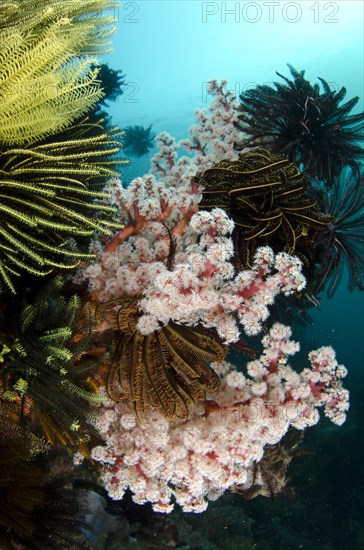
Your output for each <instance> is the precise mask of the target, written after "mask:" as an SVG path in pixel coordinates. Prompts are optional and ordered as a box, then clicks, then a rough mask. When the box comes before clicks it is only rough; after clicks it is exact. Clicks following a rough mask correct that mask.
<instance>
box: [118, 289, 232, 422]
mask: <svg viewBox="0 0 364 550" xmlns="http://www.w3.org/2000/svg"><path fill="white" fill-rule="evenodd" d="M110 305H112V306H115V301H113V302H112V303H110ZM120 306H121V307H120V308H119V310H118V312H117V315H116V318H115V326H114V331H113V337H114V347H113V358H112V362H111V367H110V371H109V376H108V381H107V391H108V394H109V397H110V398H111V399H112V400H114V401H121V400H127V401H130V402H132V403H133V405H134V408H135V412H136V414H137V416H138V418H139V419H140V420H142V419H143V415H144V413H145V412H146V411H147V410H148V409H150V408H156V409H158V410H159V411H160V412H161V413H162V414H163V415H164V416H165V417H166V418H167V419H168V420H173V419H176V418H178V419H182V420H183V419H186V418H188V414H189V408H190V406H191V405H192V404H193V403H194V402H195V401H199V400H204V399H205V398H206V395H207V394H212V393H215V392H216V391H217V389H218V388H219V384H220V381H219V377H218V375H217V374H216V373H215V371H214V370H213V369H212V368H211V367H210V365H209V363H210V362H211V361H221V360H222V359H223V358H224V357H225V355H226V352H227V348H226V346H224V345H223V344H222V342H221V340H220V339H219V337H218V336H217V334H216V333H215V332H214V331H212V330H208V329H205V328H204V327H202V326H197V327H188V326H185V325H178V324H176V323H174V322H172V321H170V322H169V323H168V324H167V325H165V326H163V327H161V329H160V330H159V331H155V332H153V333H152V334H149V335H143V334H142V333H141V332H140V331H139V330H138V328H137V321H138V316H139V310H138V299H133V298H131V299H124V300H120Z"/></svg>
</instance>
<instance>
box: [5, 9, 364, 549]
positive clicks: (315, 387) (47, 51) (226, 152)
mask: <svg viewBox="0 0 364 550" xmlns="http://www.w3.org/2000/svg"><path fill="white" fill-rule="evenodd" d="M116 8H117V3H115V2H112V1H109V0H85V1H84V2H72V1H69V0H65V1H64V2H61V3H59V2H54V1H53V0H40V1H39V2H37V3H35V2H34V0H14V1H12V2H6V3H3V4H2V5H1V6H0V16H1V18H0V19H1V21H0V37H1V51H0V82H1V91H0V99H1V101H2V107H3V109H2V113H1V115H0V142H1V143H0V169H1V170H0V172H1V173H0V186H1V193H0V199H1V200H0V213H1V221H0V237H1V238H0V279H1V285H2V286H1V293H0V298H1V308H0V428H1V441H0V465H1V475H0V489H1V495H2V498H1V503H0V545H1V547H4V548H19V549H20V550H23V549H24V550H25V549H28V548H29V549H32V548H34V549H38V548H39V549H40V548H42V549H46V550H47V549H50V548H52V549H57V548H59V549H60V550H61V549H62V548H65V547H67V548H73V547H77V548H79V547H84V548H91V547H92V548H102V547H108V548H109V547H110V548H111V547H113V545H114V546H115V547H118V545H120V544H121V545H123V547H124V546H125V547H127V546H129V545H130V547H132V546H133V545H134V544H135V543H136V542H139V540H141V541H142V542H141V545H142V546H143V547H146V548H160V547H161V545H162V544H166V546H168V547H173V546H176V545H177V544H178V542H179V541H180V538H179V534H178V527H177V525H176V524H175V523H173V521H172V520H167V519H166V516H165V515H163V516H162V517H163V519H161V520H160V522H159V527H155V529H154V527H153V528H152V527H151V528H150V529H149V531H148V529H147V527H146V526H143V527H145V529H144V530H143V529H140V526H139V527H135V526H134V530H135V531H134V532H138V541H136V539H133V537H132V534H133V533H132V531H131V528H130V526H131V522H130V523H129V517H127V514H126V512H125V514H124V508H123V506H124V504H125V511H126V509H127V499H128V498H129V499H130V494H131V495H132V498H133V500H134V503H137V504H138V505H141V504H146V503H150V504H151V505H152V508H153V510H154V511H158V512H163V513H164V514H165V513H166V512H171V510H172V509H173V508H174V506H175V504H177V505H179V506H180V507H181V508H182V510H183V511H185V512H188V511H190V512H191V511H192V512H201V511H204V510H205V509H206V507H207V505H208V502H209V501H211V500H216V499H217V498H218V497H220V496H221V495H222V494H223V493H224V492H225V491H234V492H235V494H236V495H237V494H238V493H240V494H242V495H244V496H245V497H246V498H247V499H251V498H253V497H255V496H257V495H265V496H274V497H275V496H276V495H277V494H278V493H279V492H281V491H282V490H283V488H284V486H285V484H286V483H287V469H288V466H289V463H290V462H291V460H292V458H293V457H295V456H296V455H297V454H298V453H299V449H298V447H299V445H300V443H301V439H302V437H301V436H302V434H303V432H304V430H306V428H308V427H310V426H313V425H315V424H316V423H317V422H318V420H319V416H320V415H319V409H322V410H323V413H324V415H325V416H326V417H327V419H328V420H330V421H331V422H332V423H334V424H336V425H338V426H340V425H342V424H343V422H344V421H345V418H346V412H347V410H348V407H349V400H348V398H349V394H348V391H347V390H346V389H344V388H343V386H342V379H343V378H344V377H345V376H346V374H347V371H346V368H345V367H344V366H343V365H340V364H338V363H337V361H336V356H335V352H334V350H333V349H332V348H331V347H328V346H326V347H325V346H324V347H320V348H319V349H317V350H314V351H311V352H310V353H309V355H308V359H309V364H310V365H309V366H308V367H304V368H301V367H300V368H297V369H296V368H294V367H292V366H290V364H289V362H288V361H289V358H290V357H291V356H293V355H294V354H295V353H296V352H297V351H298V350H299V344H298V343H297V342H294V341H292V340H291V334H292V331H291V328H290V327H289V326H285V325H283V324H282V323H281V322H280V321H281V318H280V314H279V313H277V312H279V310H278V308H277V309H276V310H273V309H272V308H273V305H274V303H275V302H276V300H279V299H280V297H285V298H287V297H288V298H289V297H290V298H291V299H294V297H295V296H296V295H297V294H298V293H301V296H303V297H304V300H305V302H304V303H306V302H307V301H308V300H309V299H311V300H312V302H315V299H316V297H315V295H316V294H318V293H319V292H320V290H321V289H323V288H324V287H325V285H326V284H327V285H328V292H329V294H330V295H332V293H333V291H334V290H335V288H336V287H337V282H338V281H339V280H340V274H341V270H342V266H343V265H344V262H347V264H348V266H349V269H350V288H353V287H360V288H361V287H362V277H361V271H362V270H361V269H360V268H361V266H362V264H363V261H362V259H363V247H362V231H361V230H362V225H363V224H362V211H361V202H362V193H361V191H362V176H361V175H360V170H359V169H358V165H357V157H358V156H359V149H358V146H357V144H356V141H357V139H358V136H359V133H360V130H361V127H362V124H361V121H362V115H349V112H350V111H351V109H352V108H353V107H354V105H355V103H356V98H354V99H353V100H351V101H349V102H347V103H345V104H344V105H341V106H340V103H341V101H342V99H343V98H344V95H345V89H344V88H342V89H341V90H340V91H339V92H337V93H334V92H333V91H332V90H331V89H330V87H329V86H328V84H327V83H326V82H325V81H324V80H322V79H321V84H322V87H323V93H321V91H320V89H319V87H318V86H317V85H315V86H312V85H311V84H310V83H308V82H307V81H306V80H305V79H304V73H303V72H302V73H298V72H297V71H295V70H294V69H293V68H291V72H292V75H293V78H294V80H293V81H292V82H291V81H290V80H288V79H285V82H286V85H278V84H277V85H276V89H275V90H274V89H272V90H271V92H272V98H273V100H272V104H271V106H270V111H269V112H268V111H267V109H268V106H267V101H266V97H265V96H264V93H263V92H265V89H262V90H261V89H260V88H259V87H258V89H257V91H254V90H253V91H251V93H250V92H248V94H247V95H246V96H244V98H242V105H243V108H244V107H245V108H246V111H245V112H242V110H241V108H240V107H239V104H238V102H237V100H236V98H235V96H234V95H233V94H232V93H230V92H227V91H225V89H224V88H225V85H226V82H222V83H221V84H219V83H218V82H216V81H211V82H210V83H209V87H208V93H209V94H210V95H211V96H212V102H211V105H210V106H209V107H208V108H207V109H205V110H203V109H199V110H197V111H196V113H195V115H196V125H195V126H193V127H192V128H191V130H190V135H189V137H188V139H184V140H181V141H180V142H178V143H177V142H176V141H175V140H174V139H173V138H172V137H171V136H170V135H169V134H167V133H166V132H163V133H162V134H160V135H159V136H158V137H157V138H156V140H155V143H156V145H157V148H158V152H157V153H156V154H155V155H154V157H153V158H152V159H151V170H150V173H149V174H146V175H144V176H143V177H140V178H137V179H135V180H133V181H132V182H131V183H130V185H129V186H128V187H127V188H125V187H123V185H122V183H121V182H120V180H119V179H118V175H119V172H118V170H117V168H118V167H119V166H120V165H121V164H123V159H121V158H120V157H117V154H118V152H119V151H120V148H121V146H122V144H123V145H124V148H125V150H126V152H127V153H129V154H132V155H134V156H137V157H140V156H142V155H144V154H147V153H148V152H149V151H150V150H151V148H152V147H153V146H154V135H153V134H152V131H151V126H149V127H148V128H144V127H142V126H129V127H127V128H125V130H124V132H120V131H119V130H118V129H117V128H113V127H112V125H111V121H110V118H109V117H108V116H106V117H104V119H103V118H102V117H103V113H102V111H101V110H100V109H101V107H102V106H103V103H104V101H105V100H107V99H110V100H114V99H116V97H117V96H118V95H119V94H120V93H121V85H122V83H123V81H122V78H123V75H120V74H119V73H120V71H113V70H111V69H109V68H108V67H107V66H105V65H102V66H101V67H100V66H99V65H98V64H97V59H96V57H95V56H97V55H98V54H100V53H105V52H106V51H108V47H109V34H110V33H111V32H112V30H113V25H114V23H115V13H114V15H103V12H105V11H110V10H111V12H112V11H113V10H116ZM102 84H104V86H102ZM102 87H103V88H104V90H102ZM285 102H287V103H288V109H290V106H291V107H292V105H293V104H294V105H295V109H296V110H295V109H293V108H291V109H290V111H289V113H286V114H287V116H288V115H289V120H288V122H289V124H288V126H290V128H289V135H288V137H287V135H286V134H285V133H284V132H283V134H284V135H283V137H282V136H278V137H282V140H283V141H282V140H281V141H279V140H278V141H279V143H278V141H276V140H272V139H270V137H272V136H271V134H270V131H268V130H267V127H268V126H269V124H270V123H271V122H272V120H273V119H274V120H275V123H276V124H278V126H279V127H281V126H282V127H285V125H286V122H287V121H284V120H283V119H282V116H280V115H279V112H280V109H282V108H283V107H285ZM258 108H259V109H258ZM277 113H278V114H277ZM259 117H260V118H259ZM315 117H316V120H314V119H315ZM262 119H264V124H263V126H264V129H263V130H264V131H263V133H261V132H260V123H259V121H262ZM266 124H267V125H268V126H266ZM292 125H293V126H294V127H295V129H292V127H291V126H292ZM356 125H357V126H356ZM241 129H245V131H246V132H247V133H249V131H250V132H251V134H252V135H250V136H247V135H245V137H244V139H245V142H244V143H242V140H241V138H242V136H241ZM265 132H266V133H265ZM273 134H274V136H275V137H277V136H276V132H275V131H273ZM318 136H319V137H320V139H319V140H318ZM287 139H288V141H287ZM260 140H262V141H263V143H262V144H263V145H266V146H267V148H268V149H270V150H269V151H268V150H265V149H262V148H259V149H257V150H254V151H248V152H245V154H244V152H243V154H240V153H239V152H238V151H237V148H239V147H240V146H241V147H243V148H244V147H245V146H246V147H248V148H249V147H250V146H251V145H252V144H253V145H257V144H259V145H262V144H261V143H258V142H260ZM284 140H286V142H284ZM283 142H284V143H283ZM275 147H277V148H276V149H275ZM179 148H182V149H183V150H185V151H186V152H187V153H188V156H184V155H183V156H180V157H179V154H178V152H179V151H178V150H179ZM282 148H283V150H284V152H285V154H287V156H288V158H287V157H284V156H282V155H281V152H282V151H281V149H282ZM278 151H279V154H278ZM295 163H297V164H300V165H302V166H301V167H302V168H303V170H304V174H305V175H303V174H302V173H301V172H300V170H299V169H298V167H297V166H296V165H295ZM345 167H349V168H350V169H351V173H352V176H351V177H349V179H348V182H347V186H346V187H344V188H342V189H341V188H339V187H338V183H337V180H338V171H339V170H341V169H342V168H345ZM343 173H344V171H343ZM306 176H307V177H306ZM345 177H346V176H345ZM313 178H316V179H317V180H321V181H320V182H318V183H317V185H316V186H314V185H313V183H312V180H313ZM320 184H322V185H324V186H325V187H323V189H326V187H328V186H331V188H330V193H329V194H328V195H327V196H326V197H325V198H324V197H323V195H324V193H322V192H321V191H320ZM237 235H238V236H237ZM106 239H108V240H106ZM261 245H263V246H261ZM326 245H328V246H327V251H326V254H323V255H322V259H321V260H319V259H318V255H319V254H318V252H319V251H321V250H322V249H324V248H325V246H326ZM316 247H317V250H316ZM317 251H318V252H317ZM293 253H296V254H297V255H298V256H300V257H297V256H292V255H290V254H293ZM300 258H301V259H300ZM301 260H302V261H301ZM86 262H87V263H86ZM302 262H303V263H304V264H305V265H304V269H305V270H306V271H305V274H307V275H309V277H307V279H308V287H309V291H308V292H306V293H305V290H304V289H305V285H306V279H305V277H304V273H303V266H302ZM76 268H78V270H76ZM65 271H67V273H70V277H69V278H68V279H67V282H66V284H65V280H64V279H63V278H62V276H61V275H60V273H63V272H65ZM25 275H26V276H25ZM41 276H42V277H43V279H42V278H41ZM16 281H17V284H16ZM315 285H316V286H315ZM286 303H288V302H286ZM272 311H274V315H273V316H272V315H271V312H272ZM270 315H271V320H270V321H269V322H268V319H269V316H270ZM269 327H270V328H269ZM260 333H263V335H262V345H263V351H262V353H261V355H260V357H258V358H256V356H255V348H256V344H257V340H256V339H254V338H253V337H255V336H256V335H258V334H260ZM245 337H246V338H247V339H248V342H246V341H245V339H243V338H245ZM232 350H233V352H234V354H235V360H236V364H237V365H233V364H232V363H231V362H230V360H231V358H232V355H230V356H228V355H227V354H228V353H229V352H230V351H232ZM241 352H243V353H246V354H248V355H250V358H251V360H250V361H249V362H248V363H246V362H245V361H244V360H242V353H241ZM225 359H227V360H226V361H225ZM77 463H78V464H77ZM98 473H100V479H98V478H96V476H97V474H98ZM95 478H96V479H95ZM106 491H107V492H108V493H109V496H107V494H106ZM125 494H126V497H125V496H124V495H125ZM128 495H129V496H128ZM110 497H111V498H110ZM111 499H116V500H120V499H123V500H122V502H121V503H118V504H117V505H115V508H114V511H115V510H116V508H117V507H119V508H118V512H120V511H121V512H122V513H121V514H119V516H118V517H117V513H115V514H114V513H113V509H112V506H111V505H110V502H111ZM129 505H130V502H129ZM134 506H135V504H134ZM110 509H111V510H110ZM139 510H142V507H141V506H139ZM150 513H151V507H150V508H149V514H150ZM153 517H154V518H156V516H153ZM246 517H248V516H246ZM97 519H98V521H99V523H97ZM251 521H252V520H250V519H249V521H248V523H247V525H245V526H244V528H243V529H242V530H241V531H239V532H237V533H232V534H231V537H229V539H228V540H225V541H219V544H221V546H222V547H224V546H225V547H227V546H229V547H233V546H234V547H251V548H254V547H255V540H254V536H253V533H252V531H251ZM100 523H101V525H100ZM278 523H279V522H278ZM278 523H276V524H277V525H278ZM154 526H157V520H156V519H155V520H154ZM129 528H130V529H129ZM156 533H158V537H159V540H158V541H157V540H156V539H155V538H154V540H152V539H153V537H155V536H156ZM201 537H202V538H201ZM201 537H200V540H204V539H203V536H201ZM148 538H149V539H150V540H148ZM160 541H163V543H161V542H160ZM182 543H184V541H182ZM208 544H209V542H208ZM211 547H213V544H212V543H211Z"/></svg>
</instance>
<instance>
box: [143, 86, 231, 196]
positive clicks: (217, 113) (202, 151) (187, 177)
mask: <svg viewBox="0 0 364 550" xmlns="http://www.w3.org/2000/svg"><path fill="white" fill-rule="evenodd" d="M225 88H226V81H225V80H223V81H222V82H221V83H218V82H217V81H216V80H211V81H210V82H209V83H208V88H207V92H208V94H209V95H211V96H212V97H213V100H212V102H211V104H210V105H209V107H208V108H207V109H197V110H196V111H195V118H196V122H197V124H196V125H194V126H192V127H191V128H190V130H189V134H190V136H189V138H188V139H182V140H181V141H179V142H176V140H175V139H174V138H173V137H171V136H170V135H169V134H168V133H167V132H162V133H161V134H159V135H158V136H157V137H156V145H157V147H158V148H159V152H158V153H156V154H155V155H154V157H153V158H152V159H151V173H152V174H155V175H157V176H158V178H159V179H162V180H163V181H164V182H165V183H166V184H167V185H173V186H179V185H180V184H182V183H183V184H186V181H191V179H192V178H193V177H194V176H196V175H197V174H198V173H200V172H203V171H205V170H206V169H207V168H210V167H211V166H212V165H213V164H215V163H216V162H219V161H220V160H222V159H230V160H236V159H237V158H238V156H239V153H238V152H237V151H235V150H234V143H236V142H237V141H238V140H239V139H240V136H241V132H239V131H238V130H237V129H236V126H235V123H237V122H238V114H239V110H238V107H239V102H238V101H237V99H236V97H235V95H234V94H233V93H232V92H230V91H226V89H225ZM179 148H182V149H184V150H185V151H187V152H188V153H189V154H190V155H191V156H185V155H184V156H181V157H180V158H178V149H179Z"/></svg>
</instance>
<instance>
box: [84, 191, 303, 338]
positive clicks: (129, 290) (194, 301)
mask: <svg viewBox="0 0 364 550" xmlns="http://www.w3.org/2000/svg"><path fill="white" fill-rule="evenodd" d="M133 185H134V184H133ZM128 192H129V193H130V194H131V195H132V197H134V196H135V192H134V189H133V186H131V187H130V188H128V189H126V190H125V193H124V195H125V199H124V202H125V204H128V197H127V195H128ZM161 192H162V188H161ZM131 204H133V203H131ZM167 204H171V202H169V203H167ZM129 208H130V209H131V208H132V206H130V207H129ZM136 208H137V209H138V210H139V207H138V205H137V203H136ZM176 208H177V207H176ZM172 210H173V209H172ZM160 212H161V210H160V209H158V208H157V207H155V214H154V215H155V216H160ZM177 227H178V225H177ZM232 229H233V222H232V221H231V220H230V219H229V218H228V217H227V215H226V214H225V212H224V211H223V210H220V209H217V208H216V209H213V210H212V211H211V212H198V213H196V214H194V215H193V216H192V217H191V219H190V221H189V223H188V224H187V225H186V227H185V228H184V231H183V234H182V235H179V236H178V237H176V242H175V243H174V245H173V246H174V247H175V251H174V258H173V262H172V263H171V262H168V256H169V250H170V246H171V243H170V238H169V236H168V233H167V231H166V229H165V228H164V226H163V225H161V223H157V222H154V223H151V222H149V223H147V224H146V223H145V224H144V225H143V227H142V228H141V229H140V232H139V233H138V234H137V235H135V236H133V235H132V236H130V237H129V238H128V239H127V240H125V241H124V242H122V243H121V244H120V245H119V246H117V247H116V249H115V250H112V251H111V252H110V251H109V250H108V248H106V249H105V250H104V251H103V252H102V253H101V255H100V257H99V260H98V262H97V263H96V264H93V265H91V266H89V267H88V268H87V269H86V270H85V271H84V275H85V276H86V277H87V278H88V280H89V284H90V290H91V291H92V293H93V295H94V296H97V299H98V301H101V302H103V301H104V302H106V301H108V300H113V299H116V298H119V297H121V296H124V297H127V296H139V297H140V298H141V299H140V301H139V310H140V314H141V315H140V319H139V321H138V329H139V330H140V332H141V333H142V334H144V335H146V334H150V333H151V332H153V331H154V330H158V329H159V328H160V327H161V326H162V325H166V324H168V323H169V322H170V321H171V320H172V321H174V322H176V323H179V324H187V325H190V326H193V325H196V324H202V325H203V326H205V327H207V328H215V329H216V330H217V332H218V334H219V335H220V337H221V338H222V339H223V340H224V341H225V342H226V343H231V342H234V341H237V340H238V339H239V333H240V329H239V323H240V325H241V326H242V327H243V328H244V330H245V332H246V333H247V334H248V335H252V334H257V333H258V332H259V331H260V329H261V323H262V322H263V321H265V320H266V319H267V317H268V315H269V311H268V307H267V306H268V305H270V304H272V303H273V301H274V299H275V297H276V295H277V294H278V293H281V292H283V293H284V294H289V293H292V292H293V291H295V290H301V289H302V288H303V287H304V285H305V279H304V277H303V275H302V273H301V263H300V261H299V260H298V259H297V258H295V257H291V256H289V255H288V254H285V253H279V254H277V255H274V254H273V252H272V250H271V249H270V248H268V247H263V248H261V249H259V250H258V251H257V253H256V255H255V258H254V262H253V267H252V269H251V270H245V271H242V272H240V273H238V274H236V273H235V271H234V268H233V265H232V264H231V258H232V256H233V243H232V239H231V237H230V235H229V234H230V232H231V231H232ZM172 231H173V230H172Z"/></svg>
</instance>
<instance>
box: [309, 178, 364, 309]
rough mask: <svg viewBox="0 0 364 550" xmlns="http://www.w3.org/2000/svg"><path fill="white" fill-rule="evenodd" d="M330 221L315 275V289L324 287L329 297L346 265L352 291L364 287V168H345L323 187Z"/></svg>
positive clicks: (324, 201)
mask: <svg viewBox="0 0 364 550" xmlns="http://www.w3.org/2000/svg"><path fill="white" fill-rule="evenodd" d="M322 201H323V204H324V209H325V211H326V212H327V213H328V214H330V216H331V222H330V224H328V225H327V227H326V230H325V232H324V233H323V234H322V235H321V243H318V246H319V247H320V264H319V266H318V267H317V270H316V271H317V272H316V274H315V277H314V282H315V293H318V292H320V291H321V290H323V289H325V290H326V292H327V295H328V297H329V298H331V297H332V296H333V294H334V292H335V291H336V290H337V288H338V286H339V284H340V282H341V280H342V276H343V274H344V272H345V269H347V271H348V275H349V280H348V287H349V291H353V290H354V289H358V290H364V170H363V169H361V171H360V173H359V174H358V173H357V171H354V172H353V171H350V170H349V171H348V170H343V173H342V175H341V178H340V180H339V181H338V183H337V184H336V185H334V186H333V187H332V188H331V189H330V190H327V189H322Z"/></svg>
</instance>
